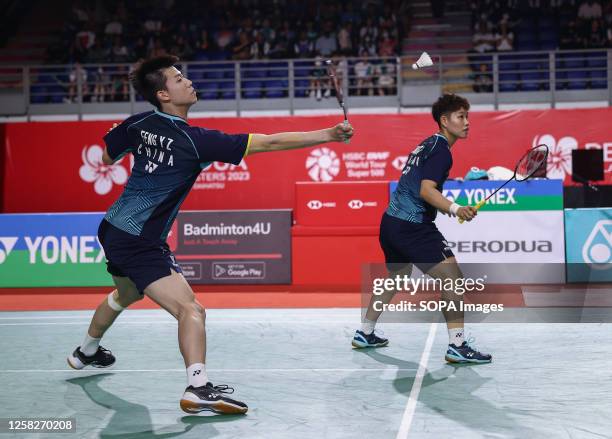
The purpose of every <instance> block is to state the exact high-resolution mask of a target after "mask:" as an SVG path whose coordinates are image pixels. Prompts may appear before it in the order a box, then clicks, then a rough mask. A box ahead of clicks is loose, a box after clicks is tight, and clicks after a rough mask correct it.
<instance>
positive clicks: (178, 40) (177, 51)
mask: <svg viewBox="0 0 612 439" xmlns="http://www.w3.org/2000/svg"><path fill="white" fill-rule="evenodd" d="M172 40H173V41H172V46H171V47H170V53H172V54H173V55H175V56H178V57H179V59H182V60H190V59H192V57H193V49H192V48H191V45H190V44H189V41H188V40H187V39H186V38H185V37H183V35H182V34H179V35H173V37H172Z"/></svg>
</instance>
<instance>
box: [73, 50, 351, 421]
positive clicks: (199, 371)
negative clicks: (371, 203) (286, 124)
mask: <svg viewBox="0 0 612 439" xmlns="http://www.w3.org/2000/svg"><path fill="white" fill-rule="evenodd" d="M177 61H178V58H177V57H175V56H170V55H166V56H159V57H155V58H150V59H148V60H144V61H141V62H139V63H138V64H137V65H136V66H135V70H134V71H133V73H132V75H131V81H132V84H133V85H134V88H135V89H136V91H137V92H138V93H140V94H141V95H142V96H143V97H144V98H145V99H146V100H147V101H148V102H150V103H151V104H152V105H153V106H155V109H154V110H153V111H148V112H145V113H140V114H136V115H134V116H131V117H129V118H127V119H126V120H124V121H123V122H122V123H121V124H120V125H118V126H116V127H115V128H113V129H112V130H111V131H109V133H108V134H107V135H106V136H105V137H104V141H105V143H106V149H105V151H104V155H103V162H104V163H105V164H106V165H111V164H112V163H114V162H115V161H116V160H118V159H119V158H121V157H122V156H124V155H125V154H128V153H132V154H133V155H134V167H133V169H132V175H131V176H130V178H129V180H128V182H127V184H126V186H125V189H124V191H123V193H122V195H121V196H120V197H119V199H118V200H117V201H116V202H115V203H114V204H113V205H112V206H111V207H110V209H109V210H108V212H107V213H106V215H105V217H104V219H103V220H102V222H101V224H100V227H99V230H98V237H99V239H100V243H101V244H102V246H103V248H104V252H105V254H106V258H107V260H108V262H107V266H108V272H109V273H110V274H111V275H112V277H113V281H114V283H115V287H116V289H115V290H114V291H113V292H111V293H110V294H109V295H108V297H107V298H105V299H104V301H103V302H102V303H101V304H100V305H99V306H98V308H97V309H96V312H95V314H94V316H93V318H92V320H91V324H90V326H89V329H88V331H87V334H86V335H85V339H84V340H83V343H82V344H81V345H80V346H79V347H77V348H76V349H75V350H74V352H73V353H72V354H71V355H70V356H69V357H68V363H69V365H70V366H71V367H73V368H75V369H82V368H83V367H85V366H93V367H108V366H111V365H112V364H113V363H114V362H115V357H114V356H113V354H112V353H111V352H110V351H109V350H107V349H104V348H103V347H102V346H100V339H101V338H102V336H103V335H104V333H105V332H106V330H107V329H108V328H109V327H110V326H111V325H112V323H113V322H114V320H115V319H116V318H117V316H118V315H119V314H120V313H121V311H123V310H124V309H125V308H126V307H128V306H129V305H130V304H132V303H134V302H135V301H137V300H140V299H142V298H143V295H146V296H148V297H150V298H151V299H152V300H153V301H155V302H156V303H157V304H158V305H160V306H161V307H162V308H164V309H165V310H166V311H168V312H169V313H170V314H172V315H173V316H174V317H175V318H176V319H177V321H178V338H179V348H180V351H181V354H182V356H183V359H184V361H185V367H186V368H187V379H188V387H187V388H186V389H185V392H184V394H183V396H182V398H181V401H180V406H181V408H182V409H183V410H184V411H186V412H188V413H196V412H200V411H203V410H212V411H214V412H217V413H246V411H247V410H248V407H247V405H246V404H245V403H243V402H241V401H238V400H235V399H232V398H229V397H227V396H226V395H225V394H227V393H232V392H233V389H232V388H231V387H228V386H226V385H220V386H213V385H212V384H211V383H210V381H209V380H208V376H207V374H206V368H205V362H206V361H205V360H206V332H205V326H204V322H205V311H204V308H203V307H202V305H201V304H200V303H198V301H197V300H196V298H195V296H194V294H193V291H192V289H191V287H190V286H189V284H188V283H187V281H186V280H185V278H184V277H183V275H182V274H181V269H180V267H179V266H178V265H177V263H176V261H175V259H174V255H173V254H172V252H171V251H170V250H169V248H168V245H167V244H166V237H167V236H168V232H169V230H170V227H171V226H172V223H173V221H174V219H175V218H176V215H177V213H178V210H179V207H180V205H181V203H182V202H183V200H184V199H185V197H186V196H187V194H188V193H189V191H190V189H191V187H192V185H193V184H194V182H195V181H196V178H197V177H198V175H199V174H200V171H201V170H202V168H204V167H206V166H208V165H209V164H210V163H211V162H214V161H220V162H225V163H233V164H235V165H237V164H239V163H240V161H241V160H242V159H243V158H244V157H245V156H246V155H248V154H255V153H258V152H269V151H281V150H287V149H294V148H304V147H309V146H314V145H319V144H322V143H326V142H342V141H344V140H346V139H350V138H351V137H352V135H353V128H352V127H351V126H350V125H344V124H342V123H341V124H338V125H336V126H334V127H332V128H327V129H322V130H319V131H308V132H293V133H292V132H286V133H277V134H271V135H264V134H237V135H229V134H225V133H222V132H219V131H214V130H208V129H205V128H200V127H195V126H191V125H189V123H188V122H187V113H188V111H189V108H190V107H191V106H192V105H193V104H195V103H196V101H197V99H198V98H197V96H196V92H195V90H194V88H193V86H192V82H191V81H190V80H189V79H187V78H186V77H184V76H183V75H182V74H181V72H180V71H179V70H178V69H177V68H176V67H174V65H175V64H176V63H177Z"/></svg>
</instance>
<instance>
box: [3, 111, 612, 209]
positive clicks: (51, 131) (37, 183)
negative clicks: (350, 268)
mask: <svg viewBox="0 0 612 439" xmlns="http://www.w3.org/2000/svg"><path fill="white" fill-rule="evenodd" d="M341 120H342V118H341V117H340V116H318V117H261V118H248V117H241V118H211V119H192V120H191V121H190V122H191V123H192V124H194V125H198V126H202V127H206V128H211V129H218V130H222V131H226V132H228V133H275V132H278V131H306V130H315V129H317V130H318V129H321V128H325V127H330V126H332V125H334V124H336V123H338V122H340V121H341ZM610 120H612V108H596V109H581V110H521V111H499V112H474V113H472V114H471V115H470V125H471V127H472V128H471V130H470V137H469V138H468V139H467V140H460V141H459V142H457V144H455V145H454V146H453V148H452V154H453V168H452V169H451V174H450V176H451V178H456V177H463V176H464V175H465V174H466V172H468V170H469V169H470V168H471V167H472V166H478V167H479V168H482V169H489V168H491V167H493V166H503V167H506V168H510V169H513V168H514V166H515V164H516V160H517V159H518V158H519V157H520V156H521V155H522V154H523V153H524V152H525V151H526V150H527V149H528V148H530V147H531V146H534V145H536V144H540V143H544V144H546V145H548V147H549V148H550V154H549V162H548V166H547V174H548V177H549V178H554V179H563V180H564V181H565V183H566V184H571V176H570V172H571V160H572V150H573V149H588V148H597V149H602V150H603V154H604V171H605V181H606V182H612V134H611V132H610ZM112 123H113V121H95V122H94V121H87V122H44V123H41V122H26V123H9V124H7V125H6V133H5V140H6V142H5V149H6V160H5V163H4V177H5V178H4V187H3V188H2V190H3V192H4V211H5V212H32V211H35V212H82V211H105V210H106V209H108V207H109V206H110V205H111V204H112V202H113V201H114V200H115V199H116V198H117V197H118V196H119V194H120V193H121V189H122V186H123V185H124V184H125V182H126V180H127V177H128V174H129V172H130V169H131V160H130V157H129V156H126V157H124V158H123V159H122V161H120V162H118V163H115V164H114V165H113V166H106V165H104V164H103V163H102V160H101V158H102V147H103V143H102V136H103V135H104V134H105V133H106V132H107V130H108V129H109V128H110V127H111V126H112ZM351 123H352V124H353V125H354V126H355V129H356V131H355V136H354V137H353V139H352V140H351V143H350V144H348V145H346V144H343V143H331V144H325V145H319V146H317V147H313V148H305V149H297V150H292V151H283V152H277V153H271V154H256V155H253V156H248V157H246V158H245V159H244V160H243V161H242V162H241V163H240V164H239V165H229V164H226V163H217V162H215V163H213V164H212V165H211V166H210V167H208V168H207V169H205V170H203V172H202V173H201V174H200V175H199V177H198V180H197V181H196V183H195V185H194V189H193V191H192V192H191V194H190V195H189V196H188V197H187V199H186V200H185V204H184V206H183V208H184V209H194V210H195V209H198V210H200V209H272V208H274V209H276V208H285V209H287V208H293V206H294V201H295V200H294V184H295V182H297V181H312V182H332V181H333V182H338V181H351V182H360V181H381V180H386V181H389V180H395V179H397V178H398V177H399V176H400V173H401V171H402V168H403V166H404V164H405V162H406V159H407V156H408V154H409V153H410V152H411V151H412V150H414V148H415V147H416V146H417V145H418V144H419V142H421V141H422V140H423V139H425V138H427V137H428V136H430V135H431V134H432V133H434V132H436V131H437V130H438V127H437V126H436V124H435V122H434V121H433V120H432V118H431V116H430V115H429V114H401V115H389V114H384V115H359V114H358V115H353V116H352V118H351ZM0 155H1V154H0ZM24 194H27V197H26V196H24ZM465 195H466V196H467V194H465ZM511 195H512V194H510V193H500V195H499V201H500V202H501V201H502V197H504V198H506V199H509V197H510V196H511Z"/></svg>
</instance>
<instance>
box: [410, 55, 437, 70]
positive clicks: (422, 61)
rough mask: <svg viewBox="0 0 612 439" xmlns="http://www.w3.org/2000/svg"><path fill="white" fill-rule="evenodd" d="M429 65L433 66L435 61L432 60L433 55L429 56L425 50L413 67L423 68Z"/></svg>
mask: <svg viewBox="0 0 612 439" xmlns="http://www.w3.org/2000/svg"><path fill="white" fill-rule="evenodd" d="M429 66H433V61H432V60H431V57H430V56H429V54H428V53H427V52H423V53H422V54H421V56H420V57H419V59H418V60H417V62H415V63H414V64H412V68H413V69H414V70H416V69H422V68H423V67H429Z"/></svg>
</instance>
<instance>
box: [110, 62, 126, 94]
mask: <svg viewBox="0 0 612 439" xmlns="http://www.w3.org/2000/svg"><path fill="white" fill-rule="evenodd" d="M127 70H128V69H127V67H126V66H120V67H119V68H118V69H117V71H116V73H115V74H114V75H113V76H112V78H111V100H112V101H114V102H126V101H128V100H129V96H130V86H129V83H128V71H127Z"/></svg>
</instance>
